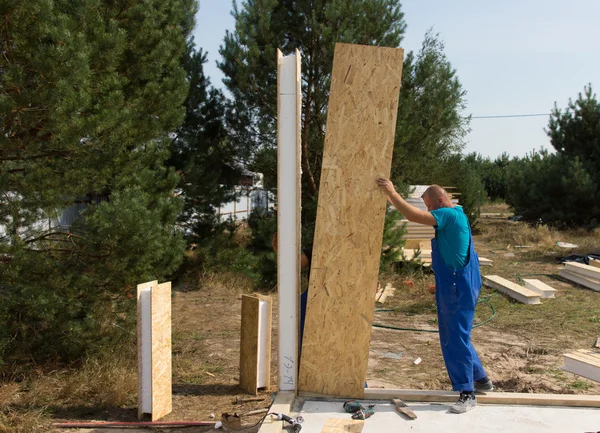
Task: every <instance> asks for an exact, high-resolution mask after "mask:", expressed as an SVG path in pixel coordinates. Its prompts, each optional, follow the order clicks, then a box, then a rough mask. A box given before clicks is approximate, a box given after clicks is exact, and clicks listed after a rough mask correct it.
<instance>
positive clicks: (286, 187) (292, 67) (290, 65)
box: [277, 50, 302, 391]
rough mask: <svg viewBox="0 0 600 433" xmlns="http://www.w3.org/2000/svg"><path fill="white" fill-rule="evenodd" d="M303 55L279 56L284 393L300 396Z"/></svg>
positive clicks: (281, 366) (279, 274)
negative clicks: (296, 390) (299, 301)
mask: <svg viewBox="0 0 600 433" xmlns="http://www.w3.org/2000/svg"><path fill="white" fill-rule="evenodd" d="M300 63H301V58H300V52H299V51H298V50H296V53H295V55H292V56H285V57H284V56H283V54H282V53H281V51H280V50H277V192H278V194H277V233H278V243H279V245H278V248H277V288H278V293H279V351H278V353H279V369H278V372H279V389H280V390H284V391H291V390H295V389H296V386H297V372H298V310H299V305H298V299H299V295H300V254H301V251H300V245H301V244H300V210H301V207H300V192H301V190H300V177H301V169H300V162H301V157H300V155H301V146H300V123H301V115H302V101H301V99H302V91H301V81H302V80H301V77H300Z"/></svg>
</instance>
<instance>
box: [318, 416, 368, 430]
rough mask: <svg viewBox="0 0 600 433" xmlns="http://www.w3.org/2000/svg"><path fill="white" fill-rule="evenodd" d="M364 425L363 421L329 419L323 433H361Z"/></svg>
mask: <svg viewBox="0 0 600 433" xmlns="http://www.w3.org/2000/svg"><path fill="white" fill-rule="evenodd" d="M364 423H365V422H364V421H362V420H354V419H340V418H329V419H328V420H327V421H326V422H325V426H324V427H323V430H321V433H345V432H352V433H360V432H362V429H363V425H364Z"/></svg>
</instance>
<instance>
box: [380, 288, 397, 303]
mask: <svg viewBox="0 0 600 433" xmlns="http://www.w3.org/2000/svg"><path fill="white" fill-rule="evenodd" d="M395 291H396V288H395V287H392V284H391V283H387V284H386V286H385V288H384V289H383V290H381V289H380V290H379V291H377V293H376V294H375V301H376V302H379V303H380V304H383V303H385V300H386V299H387V297H388V296H394V292H395Z"/></svg>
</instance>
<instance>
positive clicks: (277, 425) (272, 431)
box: [258, 391, 296, 433]
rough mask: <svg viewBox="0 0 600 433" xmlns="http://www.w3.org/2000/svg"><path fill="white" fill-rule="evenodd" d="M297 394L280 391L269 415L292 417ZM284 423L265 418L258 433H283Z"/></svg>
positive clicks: (268, 417)
mask: <svg viewBox="0 0 600 433" xmlns="http://www.w3.org/2000/svg"><path fill="white" fill-rule="evenodd" d="M295 398H296V394H295V392H293V391H279V392H278V393H277V395H276V396H275V400H273V404H272V405H271V408H270V409H269V413H284V414H286V415H290V412H291V410H292V405H293V404H294V399H295ZM282 431H283V422H282V421H275V420H273V419H272V418H271V417H270V416H267V417H265V419H264V420H263V423H262V425H261V427H260V430H259V431H258V433H281V432H282Z"/></svg>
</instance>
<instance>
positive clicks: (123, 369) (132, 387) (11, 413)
mask: <svg viewBox="0 0 600 433" xmlns="http://www.w3.org/2000/svg"><path fill="white" fill-rule="evenodd" d="M14 373H15V374H16V375H17V377H19V381H18V382H14V381H13V382H6V383H1V384H0V431H1V432H7V433H29V432H32V433H33V432H36V433H37V432H40V431H48V430H49V425H50V423H51V422H52V417H51V414H52V412H54V411H56V410H59V411H61V410H63V409H64V408H69V407H78V408H81V407H88V408H93V410H98V409H102V408H109V407H110V408H122V407H132V406H135V405H136V398H137V357H136V355H135V350H134V349H133V348H129V349H127V348H125V349H120V350H119V351H115V352H108V353H106V354H105V355H103V356H102V357H100V358H94V359H87V360H85V361H84V362H83V363H82V365H80V366H78V367H72V368H65V367H62V368H61V367H56V366H55V365H51V364H48V365H46V366H38V367H37V369H35V370H33V371H29V372H23V371H20V372H18V373H17V372H14ZM64 410H69V409H64Z"/></svg>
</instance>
